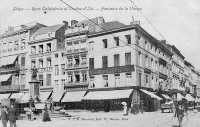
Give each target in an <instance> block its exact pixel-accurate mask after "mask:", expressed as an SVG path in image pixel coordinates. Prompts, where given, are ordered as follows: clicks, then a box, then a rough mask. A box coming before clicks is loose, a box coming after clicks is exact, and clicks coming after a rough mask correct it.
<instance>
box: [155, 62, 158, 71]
mask: <svg viewBox="0 0 200 127" xmlns="http://www.w3.org/2000/svg"><path fill="white" fill-rule="evenodd" d="M155 70H156V71H158V66H157V61H155Z"/></svg>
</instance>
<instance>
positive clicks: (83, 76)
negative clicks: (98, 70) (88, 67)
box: [82, 73, 87, 82]
mask: <svg viewBox="0 0 200 127" xmlns="http://www.w3.org/2000/svg"><path fill="white" fill-rule="evenodd" d="M82 81H83V82H86V81H87V73H82Z"/></svg>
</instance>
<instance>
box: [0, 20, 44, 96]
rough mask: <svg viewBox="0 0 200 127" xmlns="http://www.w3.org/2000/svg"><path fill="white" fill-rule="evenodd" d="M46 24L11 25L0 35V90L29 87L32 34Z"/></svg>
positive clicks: (7, 90) (16, 90) (14, 90)
mask: <svg viewBox="0 0 200 127" xmlns="http://www.w3.org/2000/svg"><path fill="white" fill-rule="evenodd" d="M43 26H44V25H42V24H39V23H37V22H31V23H27V24H23V25H21V26H17V27H9V28H8V30H7V31H6V32H5V33H3V34H2V35H0V92H1V93H2V92H5V93H8V92H19V91H20V90H24V89H25V88H28V82H29V81H30V75H29V64H28V61H29V55H28V51H29V48H28V42H29V39H30V36H31V35H33V34H34V33H35V32H36V31H37V30H38V29H40V28H41V27H43Z"/></svg>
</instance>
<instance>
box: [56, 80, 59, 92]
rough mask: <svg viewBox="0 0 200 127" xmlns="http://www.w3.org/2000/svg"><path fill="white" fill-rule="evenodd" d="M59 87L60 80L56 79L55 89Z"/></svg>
mask: <svg viewBox="0 0 200 127" xmlns="http://www.w3.org/2000/svg"><path fill="white" fill-rule="evenodd" d="M58 89H59V83H58V80H55V90H58Z"/></svg>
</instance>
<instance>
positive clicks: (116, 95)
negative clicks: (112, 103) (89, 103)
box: [83, 89, 133, 100]
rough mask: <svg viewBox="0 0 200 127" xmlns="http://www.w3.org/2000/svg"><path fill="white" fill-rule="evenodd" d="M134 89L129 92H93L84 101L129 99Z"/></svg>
mask: <svg viewBox="0 0 200 127" xmlns="http://www.w3.org/2000/svg"><path fill="white" fill-rule="evenodd" d="M132 91H133V90H132V89H128V90H111V91H91V92H89V93H88V94H87V95H86V96H84V97H83V100H107V99H121V98H129V96H130V94H131V92H132Z"/></svg>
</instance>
